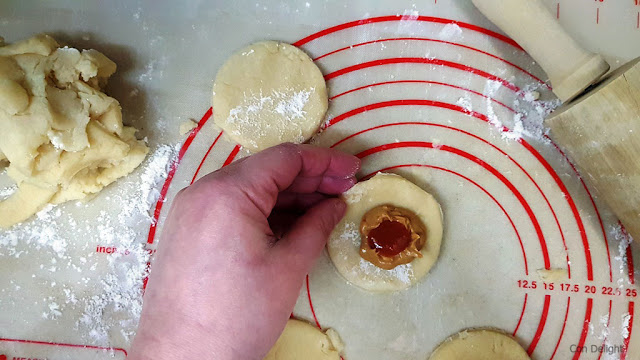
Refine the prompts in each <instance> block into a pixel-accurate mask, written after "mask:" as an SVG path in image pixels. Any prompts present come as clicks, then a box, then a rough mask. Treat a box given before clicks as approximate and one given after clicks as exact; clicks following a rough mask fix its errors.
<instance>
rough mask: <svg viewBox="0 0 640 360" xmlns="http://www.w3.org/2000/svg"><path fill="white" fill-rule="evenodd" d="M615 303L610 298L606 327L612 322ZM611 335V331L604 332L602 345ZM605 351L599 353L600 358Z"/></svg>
mask: <svg viewBox="0 0 640 360" xmlns="http://www.w3.org/2000/svg"><path fill="white" fill-rule="evenodd" d="M612 304H613V300H609V316H608V317H607V326H606V327H605V329H608V328H609V324H610V322H611V306H612ZM608 337H609V332H608V331H606V332H605V333H604V339H602V346H603V347H604V345H605V344H606V343H607V338H608ZM603 353H604V351H601V352H600V355H598V360H600V358H601V357H602V354H603ZM549 360H553V359H549Z"/></svg>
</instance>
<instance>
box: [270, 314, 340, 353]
mask: <svg viewBox="0 0 640 360" xmlns="http://www.w3.org/2000/svg"><path fill="white" fill-rule="evenodd" d="M342 348H343V345H342V341H341V340H340V337H339V336H338V334H337V333H336V332H335V331H333V330H331V329H329V330H327V333H326V334H325V333H323V332H322V331H320V329H318V328H316V327H314V326H313V325H311V324H308V323H306V322H304V321H300V320H289V321H288V322H287V326H286V327H285V328H284V332H283V333H282V335H280V338H279V339H278V341H277V342H276V344H275V345H274V346H273V348H271V351H269V353H268V354H267V356H266V357H265V358H264V360H300V359H305V360H339V359H340V352H341V351H342Z"/></svg>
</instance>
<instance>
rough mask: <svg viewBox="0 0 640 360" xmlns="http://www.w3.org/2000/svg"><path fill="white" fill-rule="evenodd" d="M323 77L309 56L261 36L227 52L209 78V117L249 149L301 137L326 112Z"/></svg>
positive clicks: (300, 140) (302, 139) (313, 128)
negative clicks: (213, 79)
mask: <svg viewBox="0 0 640 360" xmlns="http://www.w3.org/2000/svg"><path fill="white" fill-rule="evenodd" d="M327 106H328V97H327V88H326V84H325V82H324V77H323V76H322V73H321V72H320V69H318V67H317V66H316V65H315V64H314V63H313V60H311V58H309V56H307V54H305V53H304V52H303V51H302V50H300V49H298V48H297V47H295V46H293V45H289V44H284V43H278V42H275V41H264V42H259V43H255V44H253V45H250V46H249V47H246V48H244V49H243V50H241V51H239V52H238V53H236V54H234V55H232V56H231V57H230V58H229V59H228V60H227V62H226V63H225V64H224V65H223V66H222V68H221V69H220V71H218V75H217V76H216V81H215V83H214V84H213V119H214V121H215V123H216V125H218V126H219V127H220V128H222V129H223V130H224V131H225V132H226V133H227V134H228V135H229V137H231V138H232V139H233V140H234V141H236V142H238V143H239V144H240V145H242V146H244V147H245V148H247V149H249V150H251V151H260V150H262V149H266V148H268V147H271V146H274V145H278V144H281V143H284V142H295V143H303V142H305V141H307V140H308V139H310V138H311V136H313V135H314V134H315V133H316V132H317V131H318V129H319V128H320V125H321V124H322V122H323V119H324V114H325V113H326V112H327Z"/></svg>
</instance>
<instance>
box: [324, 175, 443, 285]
mask: <svg viewBox="0 0 640 360" xmlns="http://www.w3.org/2000/svg"><path fill="white" fill-rule="evenodd" d="M343 196H344V199H345V201H346V202H347V211H346V214H345V216H344V218H343V219H342V221H341V222H340V223H339V224H338V225H337V226H336V228H335V229H334V230H333V233H332V234H331V237H330V238H329V242H328V243H327V249H328V251H329V256H330V257H331V260H332V261H333V264H334V265H335V266H336V269H337V270H338V272H339V273H340V274H341V275H342V276H343V277H344V278H345V279H347V280H348V281H349V282H350V283H352V284H354V285H356V286H358V287H361V288H363V289H365V290H369V291H396V290H402V289H406V288H408V287H410V286H411V285H413V284H415V283H416V282H418V281H419V280H420V279H421V278H422V277H423V276H425V275H426V274H427V272H429V270H430V269H431V267H433V264H434V263H435V262H436V260H437V259H438V254H439V253H440V243H441V242H442V211H441V209H440V205H439V204H438V202H437V201H436V199H435V198H434V197H433V196H431V194H429V193H427V192H426V191H424V190H422V189H421V188H420V187H418V186H417V185H415V184H413V183H412V182H410V181H408V180H406V179H405V178H403V177H401V176H399V175H394V174H383V173H378V174H377V175H375V176H374V177H373V178H371V179H369V180H367V181H364V182H361V183H358V184H356V185H355V186H354V187H352V188H351V189H350V190H349V191H347V192H345V193H344V195H343ZM384 204H391V205H393V206H396V207H402V208H405V209H408V210H411V211H413V212H414V213H415V214H416V215H417V216H418V217H419V218H420V219H421V220H422V222H423V223H424V225H425V226H426V228H427V242H426V244H425V246H424V247H423V248H422V250H421V252H422V257H421V258H416V259H415V260H413V261H412V262H410V263H409V264H405V265H399V266H396V267H395V268H394V269H392V270H384V269H381V268H379V267H377V266H375V265H373V264H372V263H370V262H368V261H366V260H364V259H363V258H362V257H360V244H361V236H360V231H359V227H360V221H361V220H362V216H363V215H364V214H365V213H366V212H367V211H369V210H371V209H372V208H374V207H376V206H379V205H384Z"/></svg>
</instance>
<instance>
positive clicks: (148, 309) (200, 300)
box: [129, 144, 360, 360]
mask: <svg viewBox="0 0 640 360" xmlns="http://www.w3.org/2000/svg"><path fill="white" fill-rule="evenodd" d="M359 167H360V161H359V160H358V159H357V158H356V157H354V156H351V155H347V154H344V153H341V152H338V151H336V150H331V149H324V148H317V147H313V146H310V145H293V144H283V145H279V146H276V147H273V148H270V149H267V150H264V151H262V152H260V153H258V154H255V155H253V156H250V157H247V158H244V159H241V160H239V161H237V162H235V163H233V164H231V165H229V166H227V167H225V168H223V169H221V170H218V171H216V172H214V173H212V174H209V175H207V176H205V177H203V178H202V179H200V180H198V181H197V182H196V183H195V184H193V185H192V186H190V187H188V188H186V189H184V190H183V191H181V192H180V193H179V194H178V195H177V196H176V198H175V200H174V201H173V205H172V207H171V210H170V212H169V216H168V218H167V220H166V223H165V226H164V229H163V234H162V238H161V242H160V243H159V246H158V251H157V253H156V256H155V260H154V263H153V271H152V276H151V277H150V279H149V283H148V287H147V290H146V293H145V297H144V307H143V311H142V316H141V319H140V326H139V328H138V333H137V336H136V338H135V341H134V343H133V347H132V351H131V355H130V357H129V358H130V359H133V360H141V359H195V358H202V357H204V358H207V359H216V360H226V359H234V360H245V359H246V360H260V359H262V358H263V357H264V356H265V355H266V353H267V352H268V351H269V349H270V348H271V346H273V344H274V343H275V342H276V340H277V339H278V337H279V335H280V333H281V332H282V330H283V329H284V326H285V324H286V321H287V319H288V318H289V315H290V314H291V311H292V310H293V306H294V305H295V302H296V300H297V298H298V295H299V293H300V288H301V287H302V282H303V281H304V278H305V276H306V274H307V273H308V272H309V270H310V269H311V267H312V265H313V264H314V262H315V260H316V258H317V257H318V256H319V255H320V253H321V252H322V249H323V247H324V245H325V243H326V240H327V238H328V237H329V235H330V233H331V231H332V230H333V228H334V227H335V225H336V224H337V223H338V222H339V221H340V219H341V218H342V216H343V215H344V212H345V207H346V205H345V204H344V202H343V201H342V200H340V199H338V198H336V197H335V196H336V195H338V194H340V193H342V192H344V191H346V190H348V189H349V188H351V186H353V185H354V184H355V183H356V179H355V173H356V172H357V171H358V169H359Z"/></svg>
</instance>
